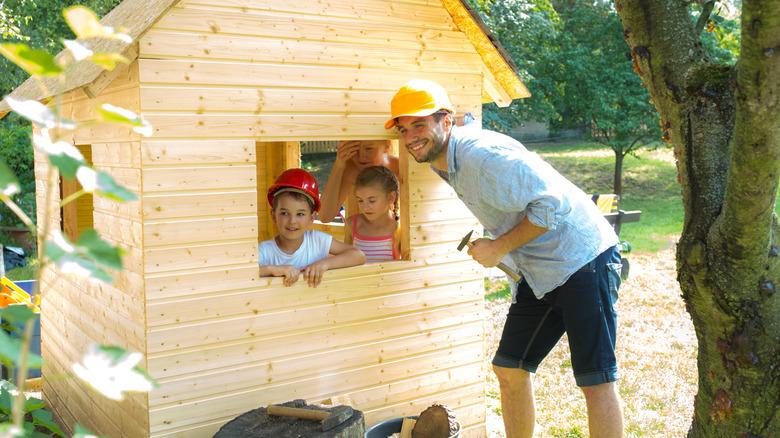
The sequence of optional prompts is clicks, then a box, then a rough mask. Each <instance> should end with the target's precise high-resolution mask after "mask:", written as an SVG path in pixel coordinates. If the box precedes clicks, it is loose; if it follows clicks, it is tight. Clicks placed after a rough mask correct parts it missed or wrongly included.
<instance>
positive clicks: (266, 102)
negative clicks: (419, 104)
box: [141, 85, 482, 116]
mask: <svg viewBox="0 0 780 438" xmlns="http://www.w3.org/2000/svg"><path fill="white" fill-rule="evenodd" d="M393 94H394V92H392V91H389V90H388V91H359V90H319V89H296V88H246V87H231V88H222V87H203V86H200V87H196V86H181V85H144V86H142V88H141V99H142V102H141V105H142V107H143V108H144V111H145V112H157V111H190V112H192V111H194V112H195V113H200V114H202V113H206V112H218V111H230V112H245V113H253V114H261V113H264V114H270V113H286V114H289V113H331V114H334V113H336V114H345V115H347V114H380V115H383V116H386V115H387V114H388V109H389V108H390V100H391V99H392V97H393ZM450 99H451V100H452V103H453V105H455V107H456V109H457V111H458V112H464V111H471V112H475V111H477V110H479V109H480V108H481V105H482V102H481V99H480V98H479V96H476V95H473V96H472V95H450Z"/></svg>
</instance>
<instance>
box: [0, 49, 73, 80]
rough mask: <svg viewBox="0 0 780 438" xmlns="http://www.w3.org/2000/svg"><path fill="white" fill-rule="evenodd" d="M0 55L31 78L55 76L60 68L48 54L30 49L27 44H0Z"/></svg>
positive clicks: (60, 70) (60, 71)
mask: <svg viewBox="0 0 780 438" xmlns="http://www.w3.org/2000/svg"><path fill="white" fill-rule="evenodd" d="M0 54H2V55H3V56H5V57H6V58H8V60H9V61H11V62H13V63H14V64H16V65H18V66H19V67H21V68H22V69H24V71H26V72H27V73H29V74H31V75H32V76H57V75H59V74H60V73H62V67H60V66H59V65H58V64H57V61H55V59H54V57H53V56H52V55H51V54H49V52H47V51H45V50H41V49H33V48H30V47H29V46H28V45H27V44H18V43H5V44H0Z"/></svg>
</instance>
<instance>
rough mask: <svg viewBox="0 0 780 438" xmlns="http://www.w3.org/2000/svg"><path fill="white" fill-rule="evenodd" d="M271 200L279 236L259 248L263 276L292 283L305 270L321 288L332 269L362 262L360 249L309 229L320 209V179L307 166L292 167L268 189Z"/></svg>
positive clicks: (310, 278) (312, 281)
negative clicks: (300, 167) (302, 167)
mask: <svg viewBox="0 0 780 438" xmlns="http://www.w3.org/2000/svg"><path fill="white" fill-rule="evenodd" d="M268 203H269V204H270V205H271V209H272V210H271V214H272V217H273V221H274V224H275V225H276V231H277V235H276V237H274V238H273V239H271V240H266V241H264V242H261V243H260V245H259V247H258V256H259V263H260V275H261V276H274V277H284V285H285V286H291V285H293V284H294V283H295V282H296V281H298V277H299V276H300V275H301V273H303V278H304V279H305V280H306V282H307V283H308V284H309V286H310V287H317V285H319V284H320V281H322V274H323V273H325V271H327V270H328V269H334V268H345V267H348V266H356V265H361V264H363V263H364V262H365V260H366V258H365V256H364V255H363V252H362V251H360V250H359V249H357V248H355V247H353V246H351V245H347V244H346V243H344V242H339V241H338V240H335V239H333V237H331V236H330V235H329V234H326V233H323V232H321V231H315V230H309V227H310V226H311V224H312V223H313V222H314V213H315V212H316V211H317V210H319V208H320V199H319V191H318V189H317V181H316V180H315V179H314V177H313V176H312V175H311V174H310V173H308V172H306V171H305V170H303V169H288V170H285V171H284V172H282V174H281V175H279V178H277V179H276V183H274V185H272V186H271V187H270V188H269V189H268Z"/></svg>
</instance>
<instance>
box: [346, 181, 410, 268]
mask: <svg viewBox="0 0 780 438" xmlns="http://www.w3.org/2000/svg"><path fill="white" fill-rule="evenodd" d="M355 198H356V199H357V206H358V211H359V214H356V215H353V216H351V217H349V218H347V221H346V222H347V223H346V227H347V230H346V231H347V232H346V236H347V242H348V243H349V242H351V243H352V244H353V245H355V246H356V247H357V248H359V249H360V250H361V251H363V253H364V254H365V255H366V261H367V262H369V263H371V262H384V261H388V260H398V259H400V258H401V257H400V254H401V251H400V248H401V239H399V238H398V178H396V177H395V174H394V173H393V172H392V171H391V170H390V169H388V168H387V167H383V166H371V167H367V168H365V169H363V170H362V171H361V172H360V173H359V174H358V176H357V179H356V180H355Z"/></svg>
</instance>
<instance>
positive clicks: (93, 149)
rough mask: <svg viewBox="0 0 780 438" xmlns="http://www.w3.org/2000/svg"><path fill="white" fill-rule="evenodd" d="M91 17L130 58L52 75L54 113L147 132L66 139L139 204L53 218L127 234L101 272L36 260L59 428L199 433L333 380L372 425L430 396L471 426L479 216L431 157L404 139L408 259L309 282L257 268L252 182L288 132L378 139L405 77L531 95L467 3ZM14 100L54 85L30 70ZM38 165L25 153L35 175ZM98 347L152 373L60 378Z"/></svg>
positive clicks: (210, 2) (49, 389) (258, 188)
mask: <svg viewBox="0 0 780 438" xmlns="http://www.w3.org/2000/svg"><path fill="white" fill-rule="evenodd" d="M53 13H54V12H53ZM103 22H104V23H106V24H111V25H114V26H123V27H125V28H127V29H128V31H129V33H130V34H131V36H133V37H134V38H135V39H136V40H135V42H134V43H132V44H129V45H121V46H116V44H117V43H116V42H114V43H112V44H114V45H115V46H114V47H113V48H114V49H117V50H119V51H121V52H123V53H124V54H125V56H127V57H128V58H129V59H131V60H132V62H131V64H130V65H128V66H125V67H123V68H120V69H117V70H115V71H114V72H102V71H100V70H99V69H97V68H94V67H91V66H89V65H87V64H79V65H77V66H76V67H74V68H73V71H72V72H71V76H70V78H69V80H68V82H67V83H65V84H57V83H52V84H49V85H50V87H49V90H50V92H52V93H64V96H65V97H64V105H63V110H64V113H65V116H67V117H70V118H73V119H76V120H78V121H85V120H89V119H92V118H93V117H94V107H95V106H96V105H97V104H102V103H112V104H115V105H119V106H122V107H125V108H127V109H130V110H132V111H135V112H140V113H143V114H144V115H145V116H146V118H147V119H148V120H149V121H150V122H151V123H152V124H153V126H154V136H153V137H151V138H143V137H140V136H139V135H137V134H135V133H133V132H132V131H130V130H129V129H125V128H118V127H117V126H111V125H100V126H94V125H93V126H89V127H84V128H80V129H79V130H78V131H76V132H75V133H74V134H73V138H72V141H73V143H74V144H75V145H77V146H78V147H79V148H80V149H81V150H82V151H84V153H85V156H86V157H87V158H88V159H89V160H90V161H91V162H92V163H94V165H95V166H96V167H98V168H101V169H106V170H108V171H110V173H112V174H113V175H114V176H115V178H116V179H117V180H118V181H119V182H120V183H122V184H124V185H125V186H126V187H128V188H130V189H132V190H134V191H135V192H137V193H138V194H139V197H140V200H139V201H137V202H133V203H127V204H120V203H115V202H112V201H109V200H106V199H103V198H95V199H91V198H88V197H85V198H82V200H81V201H80V202H79V203H78V204H75V203H74V204H71V205H70V206H68V207H67V208H65V209H64V210H63V211H62V212H61V214H59V215H57V217H55V218H53V219H54V220H55V221H56V223H59V224H60V226H61V227H62V229H63V230H65V232H66V233H67V234H69V235H71V236H76V235H77V234H78V232H79V231H80V230H82V229H84V228H85V227H94V228H95V229H97V230H98V232H99V233H100V234H101V235H102V236H104V238H106V239H108V240H110V241H112V242H114V243H117V244H120V245H121V246H123V247H124V248H126V249H127V255H126V257H125V260H124V262H125V267H126V268H125V270H124V271H122V272H121V273H119V274H118V275H117V276H116V280H115V282H114V283H113V284H111V285H108V284H95V283H91V282H89V281H86V280H80V279H78V278H71V277H68V276H63V275H61V274H59V273H57V272H55V271H54V270H49V271H48V272H45V273H44V277H43V280H42V286H43V287H42V289H43V291H44V294H45V295H44V300H43V309H44V310H43V317H42V327H43V332H42V351H43V358H44V361H45V365H44V369H43V375H44V390H43V393H44V397H45V399H46V400H47V402H48V403H49V405H50V406H51V408H52V410H53V411H54V413H55V415H56V417H57V418H58V420H59V421H60V423H61V424H62V425H63V426H64V427H65V428H66V429H68V430H72V428H73V427H74V424H76V423H78V424H81V425H83V426H85V427H87V428H89V429H90V430H92V431H94V432H97V433H100V434H101V435H105V436H110V437H120V436H132V437H139V436H186V437H193V436H211V435H212V434H213V433H214V432H215V431H216V430H217V429H218V428H219V427H220V426H221V425H222V424H224V423H225V422H227V421H229V420H230V419H232V418H234V417H235V416H237V415H239V414H241V413H242V412H245V411H248V410H250V409H253V408H256V407H258V406H263V405H266V404H268V403H272V402H282V401H287V400H291V399H295V398H304V399H307V400H309V401H310V402H317V401H319V400H322V399H326V398H328V397H331V396H348V397H349V398H350V399H351V402H352V405H353V406H354V407H355V408H357V409H361V410H363V411H364V412H365V414H366V421H367V424H368V425H371V424H374V423H376V422H378V421H381V420H384V419H386V418H391V417H395V416H400V415H404V414H415V413H419V412H420V411H421V410H422V409H424V408H425V407H426V406H428V405H430V404H432V403H433V402H440V403H444V404H447V405H449V406H450V407H452V408H454V411H455V413H456V414H457V416H458V419H459V420H460V422H461V424H462V425H463V426H464V434H463V436H483V435H484V434H485V427H484V421H485V400H484V379H485V373H486V372H487V369H486V367H485V365H484V364H485V360H484V358H485V353H484V345H483V344H484V340H483V332H484V328H483V304H482V300H483V280H482V278H483V270H482V269H481V268H480V266H479V265H477V264H476V263H474V262H473V261H471V260H470V259H469V258H468V257H467V256H465V255H464V254H462V253H459V252H458V251H457V250H456V245H457V244H458V242H459V241H460V238H461V237H462V236H463V235H464V234H465V233H466V232H467V231H468V230H470V229H472V228H474V227H476V226H478V224H477V222H476V220H475V219H474V218H473V217H472V216H471V215H470V214H469V212H468V211H467V210H466V209H465V208H464V206H463V205H462V204H461V203H460V201H458V200H457V198H456V197H455V195H454V193H453V192H452V191H451V190H450V188H449V186H447V185H446V184H445V183H444V182H442V181H441V180H440V179H439V178H438V177H437V176H436V175H434V173H433V172H431V171H430V170H429V169H428V167H427V166H424V165H418V164H417V163H415V162H414V161H413V160H411V161H410V160H407V154H406V153H405V152H403V151H402V153H401V154H400V157H401V180H402V197H401V200H402V202H401V211H402V219H401V226H402V229H403V231H404V245H405V248H406V249H407V250H408V253H409V254H410V257H409V259H408V260H404V261H399V262H392V263H382V264H375V265H366V266H360V267H354V268H348V269H342V270H334V271H329V272H328V273H327V274H326V277H325V279H324V281H323V284H322V285H321V286H320V287H319V288H316V289H311V288H308V287H306V286H305V285H304V284H303V282H299V283H298V284H297V285H296V286H294V287H291V288H285V287H283V286H282V283H281V280H279V279H274V278H260V277H259V276H258V267H257V243H258V241H260V240H263V239H266V238H269V237H270V236H271V235H272V233H273V229H272V227H270V226H269V214H268V213H269V212H268V208H267V204H266V202H265V200H264V199H265V190H266V187H267V186H268V184H269V182H272V181H273V180H274V178H275V176H276V175H278V173H279V172H281V170H283V169H285V168H288V167H296V166H298V165H299V163H300V150H299V145H300V142H301V141H304V140H345V139H380V138H391V137H392V136H393V133H392V132H390V131H385V129H384V128H383V126H382V124H383V122H384V120H385V118H386V117H387V115H388V112H389V101H390V98H391V97H392V95H393V93H394V92H395V91H396V90H397V89H398V87H399V86H400V85H402V84H403V83H404V82H406V81H407V80H409V79H411V78H426V79H433V80H436V81H438V82H440V83H441V84H442V85H443V86H445V88H447V90H448V91H449V92H450V94H451V97H452V100H453V102H454V104H455V106H456V107H457V110H458V112H460V113H463V112H466V111H470V112H472V113H473V114H474V115H475V116H476V117H477V120H479V119H480V115H481V104H482V103H483V102H485V101H495V102H497V103H499V104H501V105H506V104H508V103H509V102H511V101H512V99H514V98H518V97H525V96H527V91H526V90H525V88H524V87H523V85H522V83H521V82H520V80H519V79H518V77H517V76H516V73H515V71H514V69H513V68H512V65H511V63H510V62H509V61H508V59H507V58H506V57H505V56H504V55H503V53H502V52H501V50H500V47H498V46H497V45H496V44H495V43H493V42H492V41H491V40H490V38H489V36H488V35H487V34H486V33H485V31H484V27H483V26H482V25H481V23H480V22H479V21H478V20H477V19H475V16H474V15H473V14H472V13H471V12H470V11H469V9H468V8H467V7H466V6H465V2H461V1H460V0H339V1H334V0H329V1H325V0H288V1H275V0H274V1H271V0H180V1H173V0H166V1H162V0H156V1H152V0H125V1H124V2H123V3H122V4H120V5H119V6H118V7H116V8H115V9H114V10H113V11H112V12H111V13H109V14H108V15H107V16H106V17H104V19H103ZM13 94H14V95H15V96H18V97H23V98H33V99H38V100H42V101H45V100H46V99H47V98H48V97H49V96H47V95H43V94H41V92H40V91H39V89H38V88H37V87H36V86H34V84H32V83H31V81H28V82H26V83H25V84H23V85H21V86H20V87H19V88H18V89H17V90H16V91H14V93H13ZM4 108H5V110H6V111H7V106H6V107H4ZM396 148H397V146H396ZM47 167H48V166H47V162H46V161H45V159H44V158H43V157H41V156H36V169H35V170H36V177H37V179H38V182H39V187H42V185H43V184H44V183H45V181H46V175H47ZM74 190H75V188H74V187H72V186H71V184H68V183H67V182H64V183H62V186H61V192H62V193H63V194H68V193H70V192H72V191H74ZM57 196H61V194H59V193H58V194H57ZM45 202H46V200H45V199H44V194H43V193H42V190H39V192H38V204H39V205H40V206H43V205H44V204H45ZM42 211H43V208H40V209H39V212H42ZM41 219H42V218H41V217H39V223H42V221H41ZM93 342H97V343H104V344H117V345H121V346H124V347H126V348H128V349H131V350H135V351H140V352H142V353H144V356H145V363H144V364H145V366H146V368H147V369H148V370H149V372H150V374H151V375H152V376H153V377H155V378H156V379H157V380H158V382H159V383H160V387H159V388H158V389H156V390H154V391H153V392H151V393H149V394H133V395H131V396H130V397H129V398H127V399H126V400H124V401H123V402H119V403H115V402H111V401H110V400H108V399H106V398H104V397H102V396H100V395H99V394H97V393H95V392H93V391H92V390H91V389H89V388H88V387H87V386H86V385H85V384H83V383H82V382H80V381H79V380H77V379H76V378H75V377H73V376H72V375H71V374H70V373H69V369H70V364H71V363H73V362H76V361H78V360H79V358H80V357H81V355H82V353H83V352H84V351H85V350H86V348H87V346H88V345H89V344H90V343H93Z"/></svg>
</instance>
